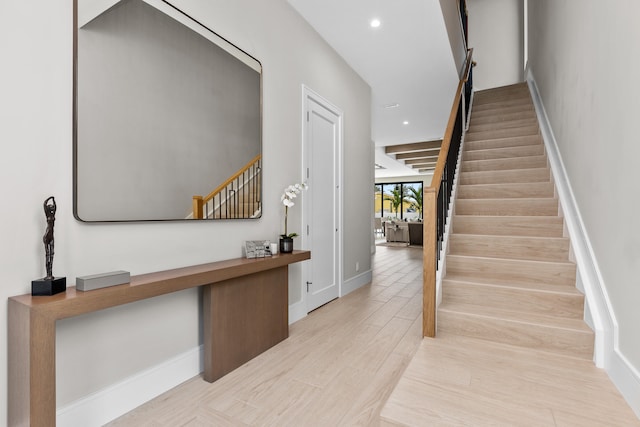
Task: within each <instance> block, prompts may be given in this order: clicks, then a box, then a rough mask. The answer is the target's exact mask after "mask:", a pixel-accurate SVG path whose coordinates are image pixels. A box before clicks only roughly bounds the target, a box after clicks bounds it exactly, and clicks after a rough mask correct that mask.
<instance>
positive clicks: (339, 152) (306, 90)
mask: <svg viewBox="0 0 640 427" xmlns="http://www.w3.org/2000/svg"><path fill="white" fill-rule="evenodd" d="M308 99H312V100H313V101H315V102H316V103H318V104H320V105H322V107H324V108H326V109H327V110H329V111H331V112H332V113H333V114H335V115H336V116H337V117H338V126H339V130H338V144H337V145H338V146H337V149H336V159H335V162H336V164H334V166H335V167H336V171H337V175H338V177H337V182H338V197H337V199H338V200H337V203H338V206H337V209H336V211H337V212H334V215H335V216H337V218H335V217H334V218H335V219H336V223H337V224H338V236H337V239H336V240H337V243H336V246H337V247H336V248H335V251H336V253H335V258H336V260H335V261H336V267H337V270H338V273H337V274H338V298H340V297H342V285H343V277H342V276H343V273H342V272H343V257H342V253H343V236H344V232H343V207H344V161H343V159H344V112H343V111H342V109H340V108H338V107H337V106H336V105H335V104H333V103H332V102H331V101H329V100H327V99H326V98H324V97H323V96H322V95H320V94H318V93H317V92H316V91H314V90H313V89H311V88H310V87H308V86H307V85H305V84H302V108H301V111H302V117H301V120H302V138H301V141H302V177H303V181H306V180H307V178H308V176H307V168H309V167H311V165H310V164H309V155H308V154H309V151H310V149H309V143H310V141H309V140H308V138H307V135H308V132H307V131H308V129H307V126H308V121H307V111H308V107H307V100H308ZM312 191H313V188H311V187H309V189H308V190H307V193H310V192H312ZM306 196H309V197H311V196H310V194H307V195H306ZM305 199H306V197H303V200H302V227H303V230H304V231H303V233H302V247H303V248H304V249H308V250H310V249H311V248H310V236H309V234H308V232H307V230H308V225H309V222H308V221H309V216H310V215H309V212H308V209H309V203H305ZM311 259H312V260H313V253H312V254H311ZM309 275H310V267H309V266H308V263H303V267H302V283H301V286H302V304H303V306H304V307H305V315H306V314H307V313H308V311H309V310H308V308H307V302H308V299H307V287H306V282H307V281H308V280H309V279H310V277H309Z"/></svg>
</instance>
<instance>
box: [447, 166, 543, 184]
mask: <svg viewBox="0 0 640 427" xmlns="http://www.w3.org/2000/svg"><path fill="white" fill-rule="evenodd" d="M550 179H551V174H550V173H549V169H548V168H546V167H545V168H532V169H518V170H502V171H480V172H462V173H461V174H460V184H461V185H480V184H525V183H534V182H550Z"/></svg>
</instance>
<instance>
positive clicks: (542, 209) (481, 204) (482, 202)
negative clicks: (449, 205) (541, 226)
mask: <svg viewBox="0 0 640 427" xmlns="http://www.w3.org/2000/svg"><path fill="white" fill-rule="evenodd" d="M455 213H456V215H497V216H503V215H515V216H518V215H520V216H557V215H558V201H557V200H555V199H458V200H456V205H455Z"/></svg>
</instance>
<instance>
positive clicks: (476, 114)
mask: <svg viewBox="0 0 640 427" xmlns="http://www.w3.org/2000/svg"><path fill="white" fill-rule="evenodd" d="M515 113H528V114H535V113H536V110H535V108H533V106H532V105H531V104H520V105H506V106H505V105H493V106H492V105H485V106H478V107H476V106H475V105H474V106H473V107H472V110H471V117H472V118H471V120H474V119H476V120H477V119H483V118H485V117H496V116H498V117H500V116H504V115H507V114H515Z"/></svg>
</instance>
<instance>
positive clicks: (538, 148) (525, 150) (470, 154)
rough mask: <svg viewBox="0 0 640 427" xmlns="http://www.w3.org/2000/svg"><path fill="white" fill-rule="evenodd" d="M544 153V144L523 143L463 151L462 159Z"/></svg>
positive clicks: (538, 154) (506, 157)
mask: <svg viewBox="0 0 640 427" xmlns="http://www.w3.org/2000/svg"><path fill="white" fill-rule="evenodd" d="M543 154H544V146H543V145H541V144H537V145H525V146H522V147H505V148H491V149H486V150H473V151H468V150H467V151H465V152H464V157H463V158H464V160H465V161H472V160H492V159H508V158H513V157H527V156H542V155H543Z"/></svg>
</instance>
